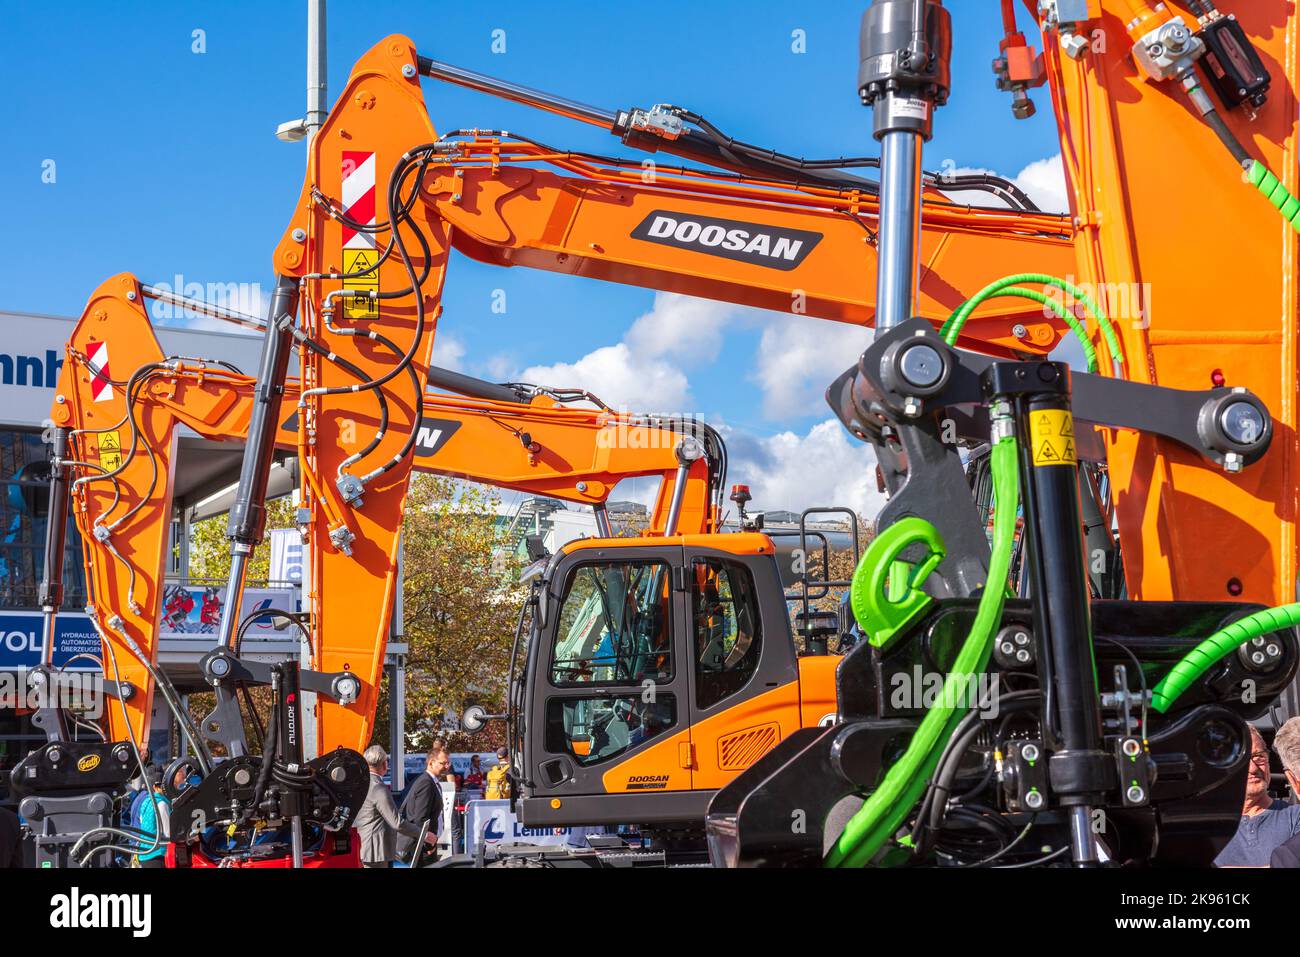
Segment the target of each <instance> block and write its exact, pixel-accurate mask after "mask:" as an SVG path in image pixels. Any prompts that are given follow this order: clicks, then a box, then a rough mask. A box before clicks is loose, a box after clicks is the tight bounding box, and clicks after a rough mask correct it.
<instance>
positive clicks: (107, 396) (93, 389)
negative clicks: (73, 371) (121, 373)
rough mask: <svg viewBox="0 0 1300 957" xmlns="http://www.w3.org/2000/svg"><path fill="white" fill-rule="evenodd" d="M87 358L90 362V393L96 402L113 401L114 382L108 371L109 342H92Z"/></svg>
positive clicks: (88, 348) (87, 350) (87, 348)
mask: <svg viewBox="0 0 1300 957" xmlns="http://www.w3.org/2000/svg"><path fill="white" fill-rule="evenodd" d="M86 360H87V361H88V362H89V363H90V374H91V379H90V394H91V396H92V397H93V398H94V400H95V401H96V402H111V401H112V399H113V383H112V381H111V373H109V371H108V343H107V342H92V343H90V345H88V346H86Z"/></svg>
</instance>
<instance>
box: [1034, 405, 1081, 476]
mask: <svg viewBox="0 0 1300 957" xmlns="http://www.w3.org/2000/svg"><path fill="white" fill-rule="evenodd" d="M1029 428H1030V432H1031V435H1030V448H1032V449H1033V450H1034V465H1075V464H1077V462H1078V458H1077V456H1076V453H1075V449H1074V420H1073V419H1072V418H1070V413H1069V412H1068V411H1067V410H1065V409H1041V410H1039V411H1037V412H1035V413H1034V414H1033V415H1032V416H1030V419H1029Z"/></svg>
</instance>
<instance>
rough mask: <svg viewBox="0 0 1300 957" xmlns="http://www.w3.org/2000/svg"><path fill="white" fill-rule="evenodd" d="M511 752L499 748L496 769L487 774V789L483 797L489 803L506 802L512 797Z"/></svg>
mask: <svg viewBox="0 0 1300 957" xmlns="http://www.w3.org/2000/svg"><path fill="white" fill-rule="evenodd" d="M509 775H510V752H509V751H508V750H506V749H505V748H497V763H496V767H494V768H492V769H491V770H490V771H488V773H487V788H486V789H485V790H484V792H483V797H485V798H486V799H487V800H489V801H504V800H506V798H508V797H510V776H509Z"/></svg>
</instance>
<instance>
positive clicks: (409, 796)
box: [397, 742, 451, 860]
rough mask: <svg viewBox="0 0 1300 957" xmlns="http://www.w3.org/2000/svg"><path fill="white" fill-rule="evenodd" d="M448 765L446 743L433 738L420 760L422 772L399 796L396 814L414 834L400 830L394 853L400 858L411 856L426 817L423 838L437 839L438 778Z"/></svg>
mask: <svg viewBox="0 0 1300 957" xmlns="http://www.w3.org/2000/svg"><path fill="white" fill-rule="evenodd" d="M450 767H451V755H450V754H448V753H447V747H446V745H441V746H439V745H438V743H437V742H435V743H434V748H433V749H432V750H430V751H429V754H428V757H426V758H425V760H424V773H423V774H421V775H420V776H419V777H418V778H416V779H415V780H414V781H412V782H411V786H410V788H409V789H408V790H407V792H406V797H405V798H403V799H402V809H401V812H400V814H399V816H400V817H401V819H402V821H403V822H405V823H407V824H410V825H413V826H414V827H415V830H416V836H415V837H407V836H406V832H405V831H403V832H402V835H403V836H402V838H401V839H400V840H399V841H398V842H397V856H398V857H399V858H401V859H402V860H410V859H411V858H412V857H413V856H414V852H415V841H416V838H418V837H419V831H420V828H421V827H423V826H424V823H425V822H426V821H427V822H428V823H429V831H428V838H427V839H428V840H430V843H435V844H436V843H437V839H438V824H439V822H441V820H442V787H441V786H440V784H439V782H440V781H441V780H442V778H443V775H445V774H446V773H447V770H448V769H449V768H450Z"/></svg>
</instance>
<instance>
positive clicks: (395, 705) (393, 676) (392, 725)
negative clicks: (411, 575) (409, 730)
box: [388, 535, 406, 791]
mask: <svg viewBox="0 0 1300 957" xmlns="http://www.w3.org/2000/svg"><path fill="white" fill-rule="evenodd" d="M405 575H406V541H405V538H404V537H402V536H400V535H399V536H398V539H397V590H396V593H395V594H394V595H393V618H392V621H390V622H389V625H388V642H389V645H390V646H391V645H393V644H395V643H398V642H400V641H401V640H402V635H403V632H404V631H405V628H406V612H405V608H404V606H403V602H402V581H403V578H404V577H405ZM392 659H393V664H392V666H391V667H390V668H389V671H388V753H389V755H390V756H391V758H392V766H393V774H392V780H393V790H394V791H401V790H403V789H404V788H405V787H406V667H405V659H404V658H403V656H401V655H392Z"/></svg>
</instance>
